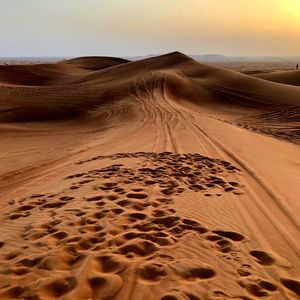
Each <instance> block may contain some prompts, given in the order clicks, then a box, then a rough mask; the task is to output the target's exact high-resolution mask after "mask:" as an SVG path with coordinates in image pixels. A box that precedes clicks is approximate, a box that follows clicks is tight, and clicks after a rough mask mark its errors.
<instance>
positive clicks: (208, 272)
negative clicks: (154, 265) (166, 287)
mask: <svg viewBox="0 0 300 300" xmlns="http://www.w3.org/2000/svg"><path fill="white" fill-rule="evenodd" d="M171 267H172V268H173V269H174V271H175V272H176V273H177V274H178V275H180V276H181V277H183V278H184V279H186V280H196V279H201V280H207V279H210V278H213V277H215V276H216V271H215V270H214V268H213V267H211V266H209V265H207V264H204V263H203V262H201V261H199V260H196V259H181V260H178V261H176V262H175V263H173V264H172V265H171Z"/></svg>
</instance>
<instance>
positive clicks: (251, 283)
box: [238, 277, 277, 297]
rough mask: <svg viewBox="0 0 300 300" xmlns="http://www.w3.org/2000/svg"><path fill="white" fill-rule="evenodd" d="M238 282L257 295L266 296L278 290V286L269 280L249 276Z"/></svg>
mask: <svg viewBox="0 0 300 300" xmlns="http://www.w3.org/2000/svg"><path fill="white" fill-rule="evenodd" d="M238 284H239V285H240V286H241V287H243V288H244V289H246V290H247V292H248V293H250V294H252V295H253V296H256V297H266V296H270V294H272V293H274V292H276V291H277V286H276V285H275V284H273V283H271V282H269V281H267V280H264V279H260V278H255V277H253V278H251V277H247V278H244V279H240V280H238Z"/></svg>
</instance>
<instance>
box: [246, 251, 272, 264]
mask: <svg viewBox="0 0 300 300" xmlns="http://www.w3.org/2000/svg"><path fill="white" fill-rule="evenodd" d="M249 253H250V255H252V256H253V257H255V258H256V262H257V263H259V264H261V265H263V266H271V265H273V264H274V263H275V262H276V260H275V259H274V258H273V257H272V254H270V253H267V252H265V251H259V250H253V251H250V252H249Z"/></svg>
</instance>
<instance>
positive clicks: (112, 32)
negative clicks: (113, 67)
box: [0, 0, 300, 56]
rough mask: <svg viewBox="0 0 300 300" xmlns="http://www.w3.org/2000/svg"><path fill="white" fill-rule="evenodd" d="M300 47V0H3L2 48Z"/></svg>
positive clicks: (258, 50)
mask: <svg viewBox="0 0 300 300" xmlns="http://www.w3.org/2000/svg"><path fill="white" fill-rule="evenodd" d="M175 50H178V51H181V52H184V53H186V54H204V53H220V54H225V55H300V0H0V56H80V55H111V56H127V55H128V56H134V55H145V54H149V53H155V54H158V53H165V52H171V51H175Z"/></svg>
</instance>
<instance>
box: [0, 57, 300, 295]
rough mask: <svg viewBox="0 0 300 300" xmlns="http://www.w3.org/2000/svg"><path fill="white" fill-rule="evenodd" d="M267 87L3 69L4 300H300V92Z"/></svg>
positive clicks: (143, 70) (139, 71) (0, 191)
mask: <svg viewBox="0 0 300 300" xmlns="http://www.w3.org/2000/svg"><path fill="white" fill-rule="evenodd" d="M293 76H294V77H295V79H293V80H295V81H292V79H291V81H289V83H292V82H296V80H297V79H296V76H298V73H295V74H294V75H293ZM293 76H292V75H291V77H293ZM294 77H293V78H294ZM265 79H266V78H265ZM265 79H260V78H255V77H253V76H247V75H243V74H240V73H238V72H234V71H230V70H225V69H221V68H216V67H212V66H208V65H204V64H200V63H198V62H196V61H194V60H192V59H191V58H189V57H187V56H185V55H183V54H181V53H178V52H174V53H170V54H167V55H163V56H159V57H154V58H150V59H145V60H141V61H136V62H129V61H125V60H121V59H115V58H107V57H104V58H101V57H86V58H78V59H73V60H69V61H63V62H60V63H57V64H48V65H33V66H9V67H7V66H3V67H0V146H1V152H0V155H1V156H0V159H1V161H0V164H1V169H0V196H1V208H0V209H1V217H0V227H1V231H0V299H30V300H31V299H34V300H36V299H105V300H109V299H116V300H129V299H134V300H136V299H140V300H144V299H147V300H148V299H149V300H156V299H161V300H176V299H188V300H198V299H216V300H217V299H244V300H250V299H257V298H261V299H298V298H299V297H300V252H299V250H300V249H299V248H300V247H299V245H300V233H299V228H300V221H299V213H300V204H299V199H300V188H299V182H300V163H299V162H300V149H299V143H300V87H298V86H293V85H292V84H289V85H288V84H281V83H276V82H272V81H271V79H270V80H269V81H268V80H265ZM274 81H276V80H274Z"/></svg>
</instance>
